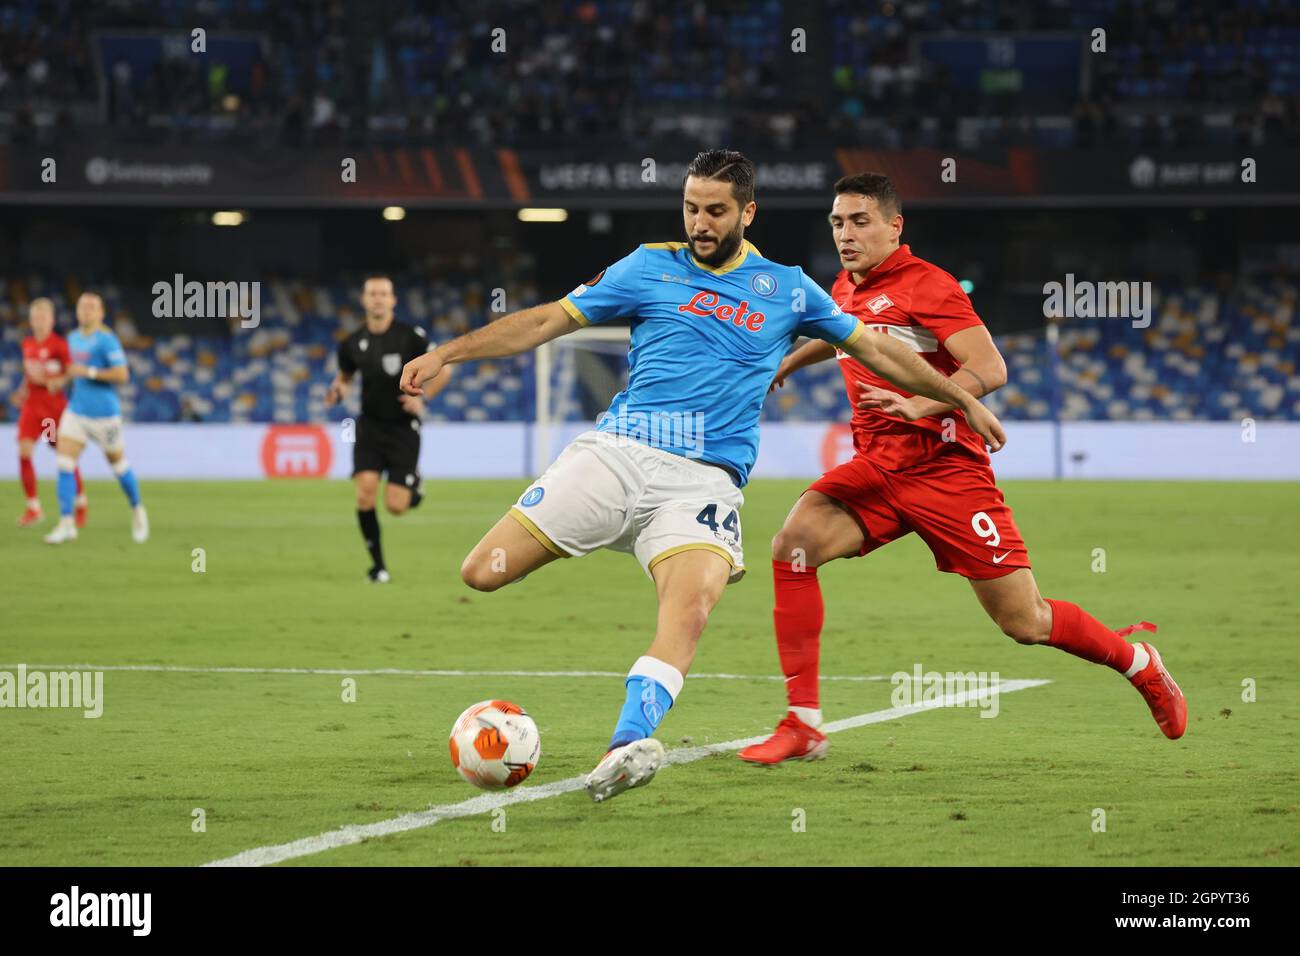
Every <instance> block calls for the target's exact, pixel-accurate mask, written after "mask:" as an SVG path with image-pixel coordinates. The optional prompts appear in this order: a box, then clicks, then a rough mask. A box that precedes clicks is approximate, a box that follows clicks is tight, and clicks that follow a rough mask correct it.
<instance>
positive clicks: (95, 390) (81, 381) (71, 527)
mask: <svg viewBox="0 0 1300 956" xmlns="http://www.w3.org/2000/svg"><path fill="white" fill-rule="evenodd" d="M68 351H69V352H70V353H71V356H72V364H71V365H69V366H68V368H67V373H66V374H67V377H68V378H69V379H70V380H71V381H73V382H74V384H73V386H72V397H71V398H70V399H69V400H68V407H67V408H65V409H64V411H63V415H62V417H61V418H60V419H59V434H58V445H57V446H56V447H55V451H54V454H55V460H56V461H57V463H58V466H59V484H58V492H59V523H58V524H57V525H55V527H54V530H53V531H51V532H50V533H49V534H47V535H46V536H45V540H46V542H47V543H48V544H63V543H64V542H65V541H73V540H75V539H76V537H77V525H76V522H75V520H74V519H73V506H74V504H75V501H76V496H77V479H76V476H75V474H74V472H75V471H76V467H77V459H78V458H80V457H81V452H82V449H84V448H85V447H86V442H88V441H93V442H94V443H95V444H96V445H98V446H99V447H100V448H102V449H103V450H104V456H105V457H106V458H107V459H108V464H109V466H110V467H111V468H112V469H113V474H115V475H117V482H118V484H119V485H121V486H122V491H123V492H124V493H125V494H126V500H127V501H129V502H130V503H131V537H132V538H134V539H135V540H136V542H137V543H143V542H144V541H146V540H148V538H149V517H148V515H146V514H145V510H144V505H142V504H141V503H140V485H139V483H138V482H137V481H136V480H135V472H133V471H132V470H131V465H130V463H129V462H128V461H127V460H126V444H125V442H124V441H123V438H122V406H121V403H120V402H119V401H118V398H117V388H116V386H118V385H121V384H124V383H125V382H126V380H127V377H128V374H129V373H128V371H127V367H126V353H125V352H123V351H122V344H121V343H120V342H119V341H118V340H117V336H116V335H114V334H113V333H112V332H110V331H109V330H108V329H106V328H104V300H103V299H102V298H100V297H99V296H98V295H97V294H96V293H94V292H83V293H82V294H81V297H80V298H78V299H77V331H75V332H73V333H72V334H71V335H69V336H68Z"/></svg>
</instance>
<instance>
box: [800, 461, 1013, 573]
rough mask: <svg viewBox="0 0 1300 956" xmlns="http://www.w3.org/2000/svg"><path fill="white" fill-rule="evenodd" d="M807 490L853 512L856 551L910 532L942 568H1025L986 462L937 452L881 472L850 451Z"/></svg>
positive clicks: (986, 570)
mask: <svg viewBox="0 0 1300 956" xmlns="http://www.w3.org/2000/svg"><path fill="white" fill-rule="evenodd" d="M808 490H809V491H820V492H821V493H822V494H824V495H826V496H827V497H830V498H834V499H835V500H836V501H838V502H840V503H841V504H843V505H844V506H845V507H846V508H847V509H848V511H849V513H850V514H851V515H853V517H854V518H855V519H857V522H858V525H859V526H860V527H861V528H862V534H863V537H864V539H865V540H864V541H863V543H862V550H861V551H860V552H858V553H859V555H863V554H869V553H870V552H872V551H874V550H876V548H879V547H880V546H881V545H885V544H888V543H889V542H891V541H893V540H895V539H896V538H901V537H903V535H905V534H908V533H909V532H912V531H915V532H916V533H917V534H918V535H920V536H921V539H922V540H923V541H924V542H925V543H926V544H928V545H929V546H930V550H931V551H932V552H934V563H935V566H936V567H938V569H939V570H940V571H951V572H953V573H954V574H960V575H962V576H963V577H966V578H973V579H976V580H981V579H985V578H1000V577H1002V576H1003V575H1005V574H1009V573H1010V572H1012V571H1014V570H1016V569H1017V568H1027V567H1029V554H1028V553H1027V552H1026V551H1025V542H1024V540H1023V539H1021V537H1020V531H1019V529H1017V528H1016V523H1015V521H1014V520H1013V519H1012V517H1011V509H1010V508H1008V507H1007V505H1006V502H1005V501H1004V500H1003V498H1002V492H1001V491H1000V490H998V486H997V484H996V483H995V482H994V479H993V469H991V468H990V467H989V466H988V465H986V464H984V463H983V462H979V461H975V460H973V459H970V458H966V457H964V456H961V455H941V456H940V457H938V458H935V459H933V460H932V461H928V462H923V463H922V464H919V465H913V466H912V467H910V468H905V469H903V470H902V471H886V470H885V469H883V468H878V467H876V466H875V465H873V464H872V463H871V462H870V461H868V460H867V459H866V458H863V457H860V456H855V457H854V458H853V459H852V460H850V461H846V462H845V463H844V464H842V465H839V466H838V467H836V468H832V469H831V470H830V471H828V472H826V474H824V475H822V476H821V477H820V478H818V479H817V481H815V482H813V484H812V485H811V486H809V489H808Z"/></svg>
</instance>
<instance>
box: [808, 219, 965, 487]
mask: <svg viewBox="0 0 1300 956" xmlns="http://www.w3.org/2000/svg"><path fill="white" fill-rule="evenodd" d="M831 298H833V299H834V300H835V304H836V305H838V306H839V307H840V308H841V309H842V310H843V311H845V312H847V313H849V314H850V315H854V316H856V317H857V318H858V319H859V320H861V321H862V322H863V323H864V324H865V325H866V326H867V327H868V328H869V329H872V330H876V331H883V332H885V333H887V334H889V335H891V336H893V337H894V338H896V339H898V340H899V341H901V342H904V343H906V344H907V345H910V346H911V347H912V348H913V349H915V350H916V351H917V352H918V353H919V354H920V356H921V358H923V359H925V360H926V361H927V362H929V363H930V364H931V365H933V366H934V367H935V368H936V369H937V370H938V371H939V372H940V373H941V374H943V375H945V376H948V375H952V373H953V372H955V371H957V369H958V368H959V367H960V365H961V363H960V362H958V361H957V360H956V359H955V358H953V357H952V355H951V354H950V353H949V352H948V350H947V349H945V348H944V347H943V343H944V342H945V341H946V340H947V338H948V336H950V335H952V334H953V333H954V332H960V331H961V330H962V329H969V328H971V327H972V326H976V325H983V324H984V323H982V322H981V321H980V317H979V316H978V315H976V314H975V310H974V309H973V308H972V307H971V304H970V299H969V298H968V297H967V296H966V293H965V292H963V291H962V288H961V286H960V285H958V284H957V280H956V279H954V278H953V277H952V276H951V275H949V274H948V273H946V272H944V271H943V270H942V269H940V268H939V267H938V266H936V265H933V264H931V263H929V262H926V261H925V260H924V259H918V258H917V257H916V256H914V255H912V251H911V249H910V248H909V247H908V246H906V245H900V246H899V247H898V248H897V249H896V250H894V252H892V253H890V255H889V256H888V257H887V258H886V259H885V261H884V262H882V263H880V265H878V266H876V267H875V268H874V269H872V270H871V271H870V272H868V273H867V274H866V277H865V278H864V279H863V280H862V282H861V283H858V284H855V283H854V282H853V278H852V276H850V275H849V273H848V272H847V271H843V270H842V271H841V272H840V274H839V275H838V276H836V278H835V284H834V285H833V286H832V287H831ZM836 358H838V359H839V362H840V371H841V372H843V373H844V384H845V387H846V388H847V389H848V392H849V402H850V404H851V405H852V406H853V447H854V449H855V450H856V451H857V453H858V454H859V455H867V456H869V457H870V458H871V460H872V461H873V462H874V463H875V464H876V465H878V466H879V467H881V468H886V469H889V470H890V471H898V470H899V469H902V468H907V467H910V466H911V465H915V464H918V463H920V462H923V461H929V460H930V459H932V458H934V457H935V456H936V455H938V454H940V453H941V452H945V451H948V450H950V449H960V450H961V451H962V452H963V453H964V452H969V453H970V454H972V455H975V456H977V457H978V458H979V459H980V460H981V461H983V462H988V460H989V457H988V453H987V452H986V451H985V450H984V440H983V439H982V438H980V436H979V435H978V434H977V433H976V432H975V430H974V429H972V428H971V427H970V425H969V424H967V422H966V416H965V415H963V414H962V413H961V412H960V411H958V410H957V409H953V410H951V411H947V412H942V413H940V414H938V415H929V416H927V417H925V418H921V419H918V420H917V421H914V422H908V421H904V420H903V419H901V418H896V417H894V416H892V415H886V414H884V413H883V412H881V411H878V410H877V409H861V408H858V400H859V397H860V394H861V390H860V389H859V387H858V386H859V385H863V384H865V385H874V386H876V387H878V388H883V389H886V390H888V391H891V392H896V393H898V394H900V395H904V396H908V397H910V395H911V393H910V392H905V391H903V390H902V389H901V388H899V387H898V386H897V385H894V384H893V383H892V382H889V381H886V380H885V379H882V378H881V377H880V376H879V375H876V374H875V373H874V372H872V371H869V370H868V369H866V368H864V367H863V366H862V365H861V364H860V363H859V362H857V361H856V360H855V359H854V358H853V357H852V356H850V355H849V354H848V353H846V352H844V351H843V350H840V349H837V350H836ZM945 418H952V419H953V422H954V426H955V427H954V428H953V429H952V430H951V431H950V437H951V439H952V440H951V441H944V440H943V433H944V419H945Z"/></svg>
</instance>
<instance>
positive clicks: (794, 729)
mask: <svg viewBox="0 0 1300 956" xmlns="http://www.w3.org/2000/svg"><path fill="white" fill-rule="evenodd" d="M829 746H830V741H828V740H827V739H826V735H825V734H823V733H822V732H821V731H819V730H816V729H814V728H812V727H809V726H808V725H807V724H805V723H804V722H803V721H802V720H800V719H799V718H798V717H796V716H795V715H794V714H793V713H789V714H786V715H785V719H784V720H782V721H781V722H780V723H779V724H777V725H776V733H774V734H773V735H772V736H771V737H768V738H767V739H766V740H764V741H763V742H762V743H761V744H751V745H750V746H748V747H746V748H745V749H744V750H742V751H741V752H740V753H739V754H737V756H738V757H740V759H741V760H747V761H749V762H750V763H762V764H778V763H784V762H785V761H787V760H821V759H822V758H823V757H825V756H826V748H828V747H829Z"/></svg>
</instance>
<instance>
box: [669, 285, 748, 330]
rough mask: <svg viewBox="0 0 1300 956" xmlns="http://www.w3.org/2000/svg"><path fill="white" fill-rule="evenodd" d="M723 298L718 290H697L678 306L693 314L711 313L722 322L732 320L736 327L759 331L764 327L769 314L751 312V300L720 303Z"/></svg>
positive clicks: (681, 310) (678, 308) (679, 308)
mask: <svg viewBox="0 0 1300 956" xmlns="http://www.w3.org/2000/svg"><path fill="white" fill-rule="evenodd" d="M720 301H721V300H720V299H719V297H718V294H717V293H716V292H697V293H695V295H693V296H691V301H690V302H687V303H686V304H685V305H679V306H678V307H677V311H678V312H689V313H690V314H691V315H711V316H713V317H714V318H715V319H717V320H718V321H720V322H730V323H731V324H732V325H734V326H736V328H746V329H748V330H749V331H751V332H757V331H758V330H759V329H761V328H762V327H763V322H764V320H765V319H767V316H766V315H764V314H763V313H762V312H750V311H749V302H748V301H747V300H745V299H741V300H740V305H719V302H720Z"/></svg>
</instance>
